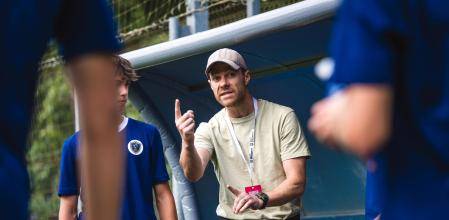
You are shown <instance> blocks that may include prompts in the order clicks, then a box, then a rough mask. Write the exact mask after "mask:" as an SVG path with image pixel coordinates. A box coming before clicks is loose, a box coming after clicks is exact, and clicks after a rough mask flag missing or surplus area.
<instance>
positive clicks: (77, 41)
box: [55, 0, 120, 60]
mask: <svg viewBox="0 0 449 220" xmlns="http://www.w3.org/2000/svg"><path fill="white" fill-rule="evenodd" d="M55 25H56V26H55V35H56V39H57V40H58V42H59V43H60V46H61V48H60V49H61V52H62V55H63V56H64V58H65V59H66V60H70V59H71V58H73V57H76V56H79V55H83V54H88V53H114V52H118V50H119V49H120V42H119V40H118V38H117V30H116V27H115V24H114V21H113V17H112V10H111V8H110V7H109V6H108V3H107V1H106V0H65V1H64V2H63V5H62V9H61V11H60V13H59V17H58V19H57V22H56V24H55Z"/></svg>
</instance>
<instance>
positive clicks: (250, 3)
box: [246, 0, 260, 17]
mask: <svg viewBox="0 0 449 220" xmlns="http://www.w3.org/2000/svg"><path fill="white" fill-rule="evenodd" d="M259 13H260V0H246V17H251V16H253V15H257V14H259Z"/></svg>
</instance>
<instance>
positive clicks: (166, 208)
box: [153, 182, 178, 220]
mask: <svg viewBox="0 0 449 220" xmlns="http://www.w3.org/2000/svg"><path fill="white" fill-rule="evenodd" d="M153 189H154V194H155V198H156V206H157V211H158V213H159V218H160V219H162V220H167V219H170V220H172V219H178V217H177V215H176V206H175V199H174V198H173V194H172V192H171V190H170V186H169V185H168V183H167V182H163V183H158V184H155V185H154V186H153Z"/></svg>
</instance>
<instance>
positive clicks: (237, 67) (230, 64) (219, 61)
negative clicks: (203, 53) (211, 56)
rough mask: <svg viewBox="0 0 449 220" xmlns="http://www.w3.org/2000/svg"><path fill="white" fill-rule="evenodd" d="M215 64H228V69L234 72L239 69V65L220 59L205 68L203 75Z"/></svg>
mask: <svg viewBox="0 0 449 220" xmlns="http://www.w3.org/2000/svg"><path fill="white" fill-rule="evenodd" d="M216 63H226V64H228V65H229V66H230V67H232V68H233V69H234V70H238V69H240V68H241V67H240V66H239V65H237V64H236V63H234V62H232V61H231V60H227V59H220V60H216V61H214V62H212V63H210V64H209V65H208V66H207V67H206V71H204V73H205V74H207V73H209V71H210V68H211V67H212V66H213V65H214V64H216Z"/></svg>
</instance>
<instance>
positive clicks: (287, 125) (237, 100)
mask: <svg viewBox="0 0 449 220" xmlns="http://www.w3.org/2000/svg"><path fill="white" fill-rule="evenodd" d="M205 72H206V75H207V78H208V82H209V84H210V86H211V88H212V91H213V93H214V96H215V99H216V100H217V101H218V102H219V103H220V104H221V105H222V106H224V108H223V109H222V110H221V111H219V112H218V113H217V114H215V115H214V116H213V117H212V118H211V119H210V120H209V122H207V123H201V124H200V125H199V127H198V129H197V130H196V132H195V131H194V129H195V121H194V112H193V111H191V110H189V111H187V112H186V113H184V114H183V115H181V110H180V102H179V100H176V102H175V119H176V120H175V122H176V127H177V128H178V131H179V133H180V135H181V138H182V150H181V159H180V163H181V166H182V168H183V170H184V174H185V175H186V177H187V178H188V179H189V180H191V181H197V180H199V179H200V178H201V177H202V176H203V174H204V170H205V168H206V166H207V163H208V162H209V160H211V161H212V163H213V165H214V168H215V174H216V176H217V179H218V181H219V184H220V192H219V205H218V207H217V215H218V216H219V217H220V218H222V219H299V214H300V208H301V200H300V199H301V195H302V194H303V193H304V187H305V182H306V172H305V168H306V159H307V158H308V157H309V156H310V152H309V149H308V146H307V142H306V140H305V138H304V134H303V132H302V131H301V128H300V125H299V122H298V119H297V118H296V115H295V113H294V111H293V110H292V109H291V108H289V107H285V106H281V105H278V104H275V103H272V102H268V101H265V100H262V99H259V100H257V99H255V98H253V97H252V96H251V94H250V93H249V91H248V88H247V86H248V84H249V81H250V73H249V71H248V68H247V66H246V63H245V60H244V59H243V57H242V56H241V55H240V54H239V53H238V52H236V51H234V50H231V49H227V48H224V49H220V50H217V51H215V52H214V53H213V54H212V55H211V56H210V57H209V60H208V62H207V66H206V71H205Z"/></svg>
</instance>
